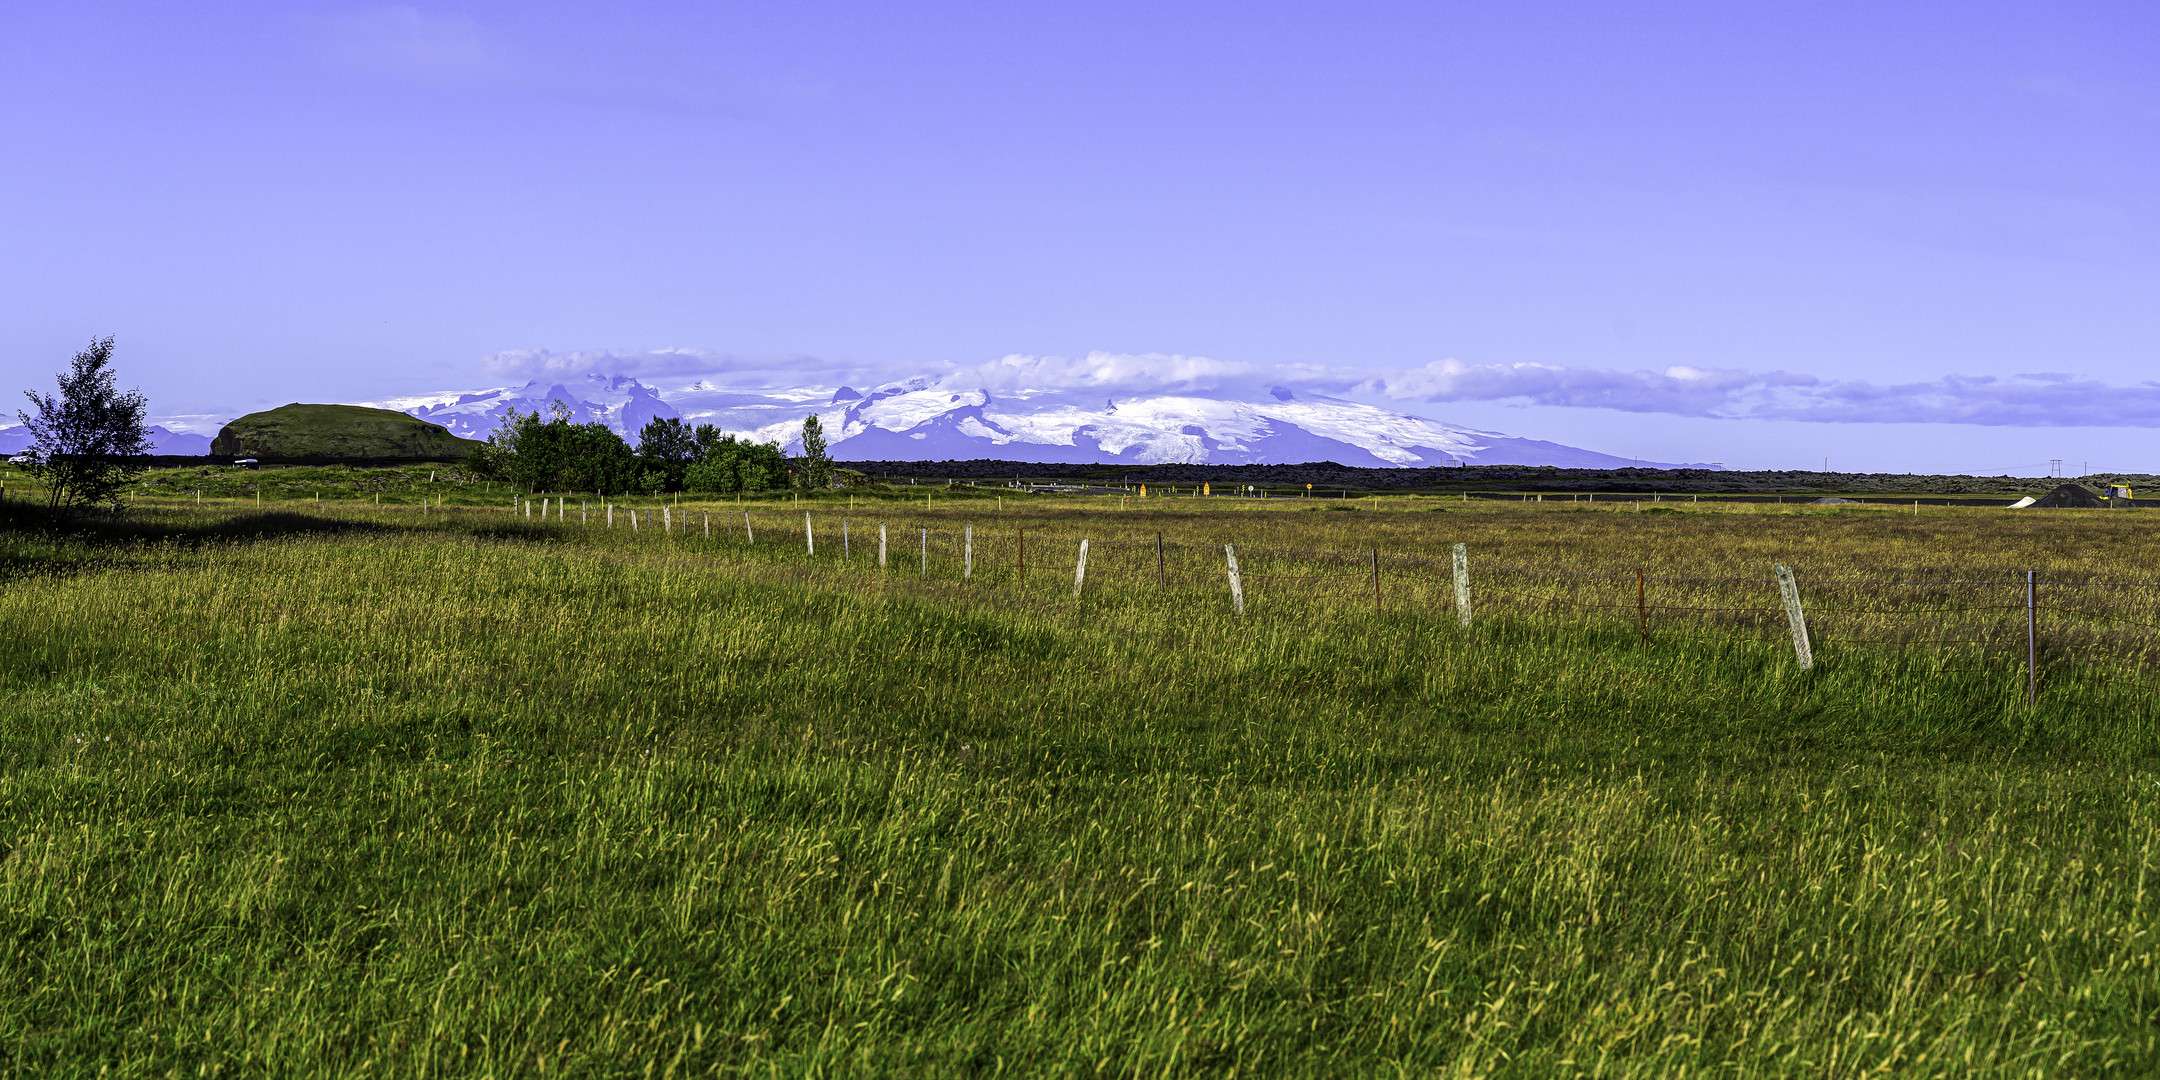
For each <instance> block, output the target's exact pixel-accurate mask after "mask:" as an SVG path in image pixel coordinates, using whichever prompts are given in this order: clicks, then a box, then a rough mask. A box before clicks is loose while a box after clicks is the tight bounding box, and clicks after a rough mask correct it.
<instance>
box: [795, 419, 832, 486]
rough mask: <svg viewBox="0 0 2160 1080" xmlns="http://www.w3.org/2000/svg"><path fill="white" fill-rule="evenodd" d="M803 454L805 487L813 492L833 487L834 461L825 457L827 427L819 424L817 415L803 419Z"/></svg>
mask: <svg viewBox="0 0 2160 1080" xmlns="http://www.w3.org/2000/svg"><path fill="white" fill-rule="evenodd" d="M802 453H803V485H804V486H805V487H808V488H809V489H810V490H812V491H823V490H825V489H826V488H829V487H831V486H832V470H833V464H832V459H831V458H829V457H826V456H825V425H824V424H822V423H819V422H818V418H817V414H816V413H811V414H810V415H809V416H806V417H803V422H802Z"/></svg>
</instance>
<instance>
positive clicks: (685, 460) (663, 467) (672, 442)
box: [638, 416, 701, 491]
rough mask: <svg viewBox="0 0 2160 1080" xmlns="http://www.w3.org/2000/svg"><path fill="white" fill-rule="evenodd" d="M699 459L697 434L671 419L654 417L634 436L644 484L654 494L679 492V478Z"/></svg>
mask: <svg viewBox="0 0 2160 1080" xmlns="http://www.w3.org/2000/svg"><path fill="white" fill-rule="evenodd" d="M700 456H701V455H700V454H699V449H698V441H697V433H696V432H695V431H693V430H691V427H690V425H688V424H685V423H683V422H682V421H681V420H679V419H677V418H675V417H672V416H655V417H653V418H652V419H650V420H647V421H646V422H645V427H644V428H643V429H641V430H640V431H639V432H638V460H639V461H640V462H642V463H643V464H644V466H645V483H646V486H647V487H650V488H652V489H654V490H656V491H681V490H682V489H683V474H685V473H687V472H688V471H689V470H690V466H691V465H692V464H695V463H696V462H697V460H698V458H699V457H700Z"/></svg>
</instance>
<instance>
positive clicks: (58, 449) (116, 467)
mask: <svg viewBox="0 0 2160 1080" xmlns="http://www.w3.org/2000/svg"><path fill="white" fill-rule="evenodd" d="M112 352H113V339H112V338H110V337H107V338H103V339H92V340H91V342H90V347H89V348H87V349H84V350H83V351H81V352H79V353H76V354H75V358H74V360H73V361H71V362H70V363H69V365H68V372H67V374H65V375H61V376H59V380H60V396H59V397H57V398H55V397H53V396H52V395H50V394H39V393H37V392H36V391H32V390H26V391H24V392H23V395H24V396H25V397H28V398H29V399H30V401H31V403H32V404H34V405H36V406H37V415H35V416H32V415H31V414H29V413H26V412H17V413H16V414H15V415H16V416H17V417H18V418H20V419H21V420H22V422H23V426H24V427H27V428H29V429H30V449H29V453H30V457H31V464H30V465H28V466H27V468H26V469H25V471H26V472H28V473H29V474H30V475H31V476H32V477H35V478H36V479H37V480H38V481H39V482H40V483H43V484H44V485H45V490H46V492H47V494H48V498H49V500H50V503H51V505H52V506H54V507H56V508H58V507H74V506H88V505H92V504H95V503H101V502H111V503H112V504H113V505H114V506H116V507H117V506H118V505H119V501H120V499H119V496H120V488H121V486H122V485H124V484H126V483H127V482H128V481H129V480H131V479H133V478H134V477H135V476H136V475H137V474H139V473H141V472H142V471H143V468H144V463H143V462H142V461H141V460H139V459H140V458H141V457H142V456H143V455H144V454H148V453H149V452H150V450H151V447H150V433H149V432H148V431H147V430H145V429H144V428H143V411H144V410H145V409H147V408H149V402H148V401H147V400H145V399H144V397H143V396H142V393H141V392H140V391H136V390H130V391H128V392H127V393H124V394H123V393H121V392H119V391H118V390H117V389H115V388H114V387H113V371H112V368H111V367H110V366H109V365H110V364H111V363H112ZM131 459H133V460H131Z"/></svg>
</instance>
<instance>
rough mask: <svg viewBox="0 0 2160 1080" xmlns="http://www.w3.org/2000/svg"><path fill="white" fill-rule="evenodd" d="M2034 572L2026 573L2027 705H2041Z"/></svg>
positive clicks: (2038, 637)
mask: <svg viewBox="0 0 2160 1080" xmlns="http://www.w3.org/2000/svg"><path fill="white" fill-rule="evenodd" d="M2038 584H2039V583H2038V582H2036V581H2035V580H2033V572H2032V571H2030V570H2027V571H2025V704H2027V705H2038V704H2040V634H2039V628H2040V626H2039V623H2040V620H2039V612H2038V610H2037V608H2038V605H2037V604H2036V603H2034V601H2035V600H2036V599H2037V596H2036V595H2035V593H2036V591H2037V590H2036V588H2035V586H2037V585H2038Z"/></svg>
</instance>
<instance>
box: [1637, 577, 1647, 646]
mask: <svg viewBox="0 0 2160 1080" xmlns="http://www.w3.org/2000/svg"><path fill="white" fill-rule="evenodd" d="M1635 629H1636V630H1637V631H1639V632H1640V633H1641V634H1642V643H1643V648H1645V649H1647V648H1649V647H1650V593H1649V591H1648V590H1647V589H1645V588H1644V587H1643V571H1642V567H1640V566H1638V567H1636V568H1635Z"/></svg>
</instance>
